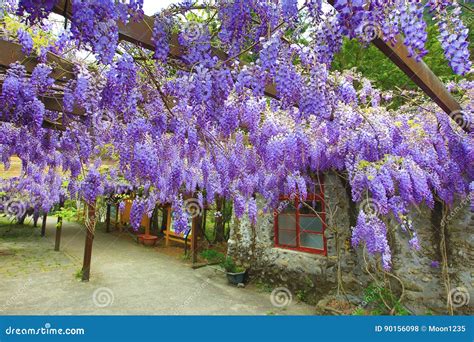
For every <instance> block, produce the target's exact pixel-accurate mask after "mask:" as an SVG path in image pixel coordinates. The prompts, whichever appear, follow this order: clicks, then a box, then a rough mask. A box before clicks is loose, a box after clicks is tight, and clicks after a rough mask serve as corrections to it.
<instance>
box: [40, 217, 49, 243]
mask: <svg viewBox="0 0 474 342" xmlns="http://www.w3.org/2000/svg"><path fill="white" fill-rule="evenodd" d="M47 218H48V214H47V213H44V214H43V222H42V223H41V236H42V237H44V236H45V235H46V220H47Z"/></svg>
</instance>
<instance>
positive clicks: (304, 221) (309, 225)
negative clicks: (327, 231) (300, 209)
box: [300, 216, 323, 233]
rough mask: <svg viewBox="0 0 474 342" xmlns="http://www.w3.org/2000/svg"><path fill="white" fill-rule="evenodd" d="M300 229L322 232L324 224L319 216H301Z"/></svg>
mask: <svg viewBox="0 0 474 342" xmlns="http://www.w3.org/2000/svg"><path fill="white" fill-rule="evenodd" d="M300 230H301V231H305V230H307V231H311V232H316V233H322V232H323V224H322V222H321V220H320V219H319V218H318V217H317V216H300Z"/></svg>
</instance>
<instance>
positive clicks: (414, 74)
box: [53, 0, 462, 125]
mask: <svg viewBox="0 0 474 342" xmlns="http://www.w3.org/2000/svg"><path fill="white" fill-rule="evenodd" d="M328 3H329V4H331V5H333V4H334V0H328ZM66 4H67V8H65V6H66ZM53 11H54V12H55V13H57V14H59V15H66V16H67V17H70V16H71V13H72V11H71V2H70V1H66V0H60V1H58V3H57V4H56V5H55V6H54V10H53ZM153 21H154V19H153V18H152V17H149V16H146V15H145V16H144V18H143V20H141V21H139V22H130V23H128V24H127V25H124V24H122V23H119V25H118V28H119V37H120V39H122V40H126V41H129V42H131V43H133V44H136V45H138V46H142V47H144V48H146V49H149V50H154V44H153V42H152V40H151V36H152V30H153ZM373 44H374V45H375V46H376V47H377V48H379V49H380V50H381V51H382V52H383V53H384V54H385V55H386V56H387V57H388V58H389V59H390V60H391V61H392V62H393V63H394V64H395V65H397V66H398V67H399V68H400V69H401V70H402V71H403V72H404V73H405V74H406V75H407V76H408V77H410V79H412V80H413V82H415V84H416V85H418V86H419V87H420V88H421V90H423V91H424V92H425V93H426V94H427V95H428V96H429V97H430V98H431V99H432V100H433V101H434V102H435V103H437V104H438V105H439V106H440V107H441V108H442V109H443V110H444V111H445V112H446V113H447V114H448V115H450V116H451V117H453V116H454V115H456V113H458V111H459V110H460V109H461V106H460V105H459V103H458V102H457V101H456V99H455V98H454V97H453V96H452V95H451V94H450V93H449V91H448V90H447V89H446V87H445V86H444V85H443V83H442V82H441V81H440V80H439V79H438V77H436V75H435V74H434V73H433V72H432V71H431V69H430V68H429V67H428V66H427V65H426V64H425V63H423V62H422V61H420V62H417V61H416V60H415V59H414V58H411V57H408V52H407V48H406V46H405V45H404V44H403V39H402V37H400V36H399V37H397V42H396V43H395V44H394V45H393V46H392V45H391V44H389V43H386V42H384V41H383V40H382V39H375V40H374V41H373ZM213 53H214V54H215V55H216V56H218V57H219V58H220V59H221V60H226V59H227V58H228V55H227V54H226V53H225V52H224V51H222V50H219V49H213ZM182 55H183V54H182V47H180V45H179V42H178V39H177V34H174V35H173V36H172V37H171V40H170V57H171V58H178V59H179V58H181V57H182ZM265 95H267V96H269V97H272V98H275V99H278V95H277V92H276V87H275V85H274V84H268V85H267V86H266V87H265ZM457 123H459V122H458V121H457ZM459 124H460V125H462V123H459Z"/></svg>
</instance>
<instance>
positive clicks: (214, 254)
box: [200, 249, 225, 263]
mask: <svg viewBox="0 0 474 342" xmlns="http://www.w3.org/2000/svg"><path fill="white" fill-rule="evenodd" d="M200 255H201V257H202V258H203V259H205V260H207V262H209V263H221V262H223V261H224V259H225V256H224V254H222V253H221V252H218V251H216V250H213V249H205V250H203V251H202V252H201V253H200Z"/></svg>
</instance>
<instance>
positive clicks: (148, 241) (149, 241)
mask: <svg viewBox="0 0 474 342" xmlns="http://www.w3.org/2000/svg"><path fill="white" fill-rule="evenodd" d="M157 240H158V236H154V235H144V236H143V237H142V241H143V244H144V245H145V246H154V245H155V244H156V241H157Z"/></svg>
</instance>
